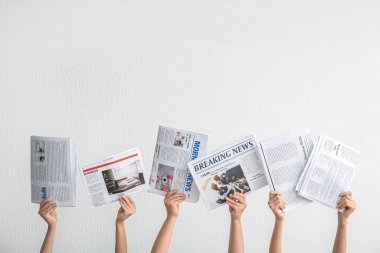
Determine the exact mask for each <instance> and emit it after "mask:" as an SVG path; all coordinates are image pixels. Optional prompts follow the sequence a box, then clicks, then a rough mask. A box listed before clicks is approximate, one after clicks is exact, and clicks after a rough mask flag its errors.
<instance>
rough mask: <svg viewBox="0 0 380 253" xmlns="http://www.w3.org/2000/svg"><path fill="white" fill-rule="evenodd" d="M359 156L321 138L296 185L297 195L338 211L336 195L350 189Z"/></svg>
mask: <svg viewBox="0 0 380 253" xmlns="http://www.w3.org/2000/svg"><path fill="white" fill-rule="evenodd" d="M359 157H360V152H359V151H358V150H356V149H354V148H351V147H349V146H348V145H345V144H343V143H342V142H340V141H337V140H334V139H332V138H330V137H327V136H325V135H320V136H319V137H318V141H317V143H316V145H315V147H314V149H313V152H312V154H311V156H310V159H309V160H308V162H307V164H306V166H305V170H304V172H303V173H302V175H301V177H300V179H299V182H298V184H297V187H296V190H297V191H298V194H299V195H301V196H303V197H305V198H308V199H310V200H313V201H316V202H319V203H321V204H323V205H326V206H328V207H330V208H333V209H337V208H336V205H337V204H338V201H339V198H340V196H339V194H340V193H341V192H345V191H349V190H350V187H351V184H352V180H353V178H354V175H355V171H356V167H357V165H358V161H359ZM339 211H342V210H339Z"/></svg>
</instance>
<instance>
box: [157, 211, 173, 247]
mask: <svg viewBox="0 0 380 253" xmlns="http://www.w3.org/2000/svg"><path fill="white" fill-rule="evenodd" d="M175 222H176V218H175V217H167V218H166V219H165V221H164V223H163V224H162V227H161V229H160V232H159V233H158V235H157V238H156V240H155V241H154V244H153V247H152V253H165V252H168V251H169V246H170V241H171V239H172V235H173V231H174V226H175Z"/></svg>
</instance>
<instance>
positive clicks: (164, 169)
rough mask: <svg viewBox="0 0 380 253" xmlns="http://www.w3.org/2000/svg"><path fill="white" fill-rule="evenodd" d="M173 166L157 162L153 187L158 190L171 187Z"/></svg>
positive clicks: (167, 189)
mask: <svg viewBox="0 0 380 253" xmlns="http://www.w3.org/2000/svg"><path fill="white" fill-rule="evenodd" d="M174 170H175V168H174V167H171V166H167V165H163V164H159V165H158V169H157V177H156V181H155V188H156V189H157V190H160V191H164V192H168V191H170V189H171V186H172V183H173V177H174Z"/></svg>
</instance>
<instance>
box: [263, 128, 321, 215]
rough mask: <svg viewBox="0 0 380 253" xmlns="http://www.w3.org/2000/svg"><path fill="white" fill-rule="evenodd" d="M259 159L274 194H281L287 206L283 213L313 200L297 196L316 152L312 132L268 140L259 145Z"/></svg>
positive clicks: (296, 133)
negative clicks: (298, 184) (303, 174)
mask: <svg viewBox="0 0 380 253" xmlns="http://www.w3.org/2000/svg"><path fill="white" fill-rule="evenodd" d="M259 145H260V156H261V159H262V161H263V166H264V171H265V174H266V177H267V181H268V184H269V187H270V189H271V191H279V192H281V193H282V197H283V199H284V201H285V203H286V209H285V210H284V211H287V210H290V209H293V208H296V207H298V206H302V205H304V204H307V203H310V202H311V201H310V200H308V199H306V198H304V197H301V196H299V195H298V193H297V191H296V189H295V188H296V185H297V183H298V180H299V178H300V176H301V174H302V171H303V169H304V168H305V165H306V163H307V160H308V158H309V157H310V154H311V152H312V149H313V142H312V140H311V135H310V130H309V129H307V128H306V129H302V130H299V131H296V132H293V133H289V134H285V135H281V136H278V137H274V138H270V139H266V140H263V141H261V142H260V144H259Z"/></svg>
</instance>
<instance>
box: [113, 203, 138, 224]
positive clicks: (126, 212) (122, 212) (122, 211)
mask: <svg viewBox="0 0 380 253" xmlns="http://www.w3.org/2000/svg"><path fill="white" fill-rule="evenodd" d="M119 203H120V208H119V211H118V212H117V217H116V223H118V224H123V223H124V221H125V220H126V219H128V218H129V217H130V216H131V215H133V214H134V213H135V212H136V205H135V202H134V201H133V199H132V198H131V197H129V196H123V197H121V198H120V199H119Z"/></svg>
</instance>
